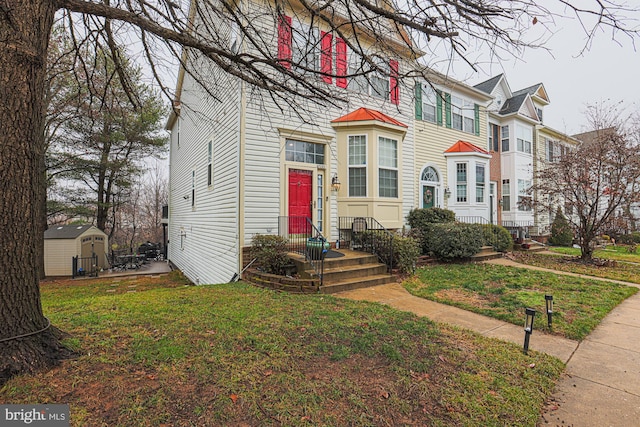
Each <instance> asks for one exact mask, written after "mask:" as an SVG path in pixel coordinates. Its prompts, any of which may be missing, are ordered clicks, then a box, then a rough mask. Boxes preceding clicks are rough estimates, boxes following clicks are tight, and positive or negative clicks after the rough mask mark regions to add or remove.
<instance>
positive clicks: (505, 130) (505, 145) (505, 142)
mask: <svg viewBox="0 0 640 427" xmlns="http://www.w3.org/2000/svg"><path fill="white" fill-rule="evenodd" d="M500 137H501V141H502V151H503V152H506V151H509V126H502V127H501V128H500Z"/></svg>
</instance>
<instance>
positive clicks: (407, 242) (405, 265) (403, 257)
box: [393, 236, 420, 273]
mask: <svg viewBox="0 0 640 427" xmlns="http://www.w3.org/2000/svg"><path fill="white" fill-rule="evenodd" d="M419 256H420V244H419V243H418V241H417V240H416V239H414V238H413V237H410V236H393V265H394V267H396V268H398V270H400V272H401V273H413V272H414V271H415V269H416V261H418V257H419Z"/></svg>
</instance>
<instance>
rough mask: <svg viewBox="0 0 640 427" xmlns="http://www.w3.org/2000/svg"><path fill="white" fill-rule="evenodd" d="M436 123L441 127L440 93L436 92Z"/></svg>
mask: <svg viewBox="0 0 640 427" xmlns="http://www.w3.org/2000/svg"><path fill="white" fill-rule="evenodd" d="M436 122H437V123H438V126H442V91H440V90H436Z"/></svg>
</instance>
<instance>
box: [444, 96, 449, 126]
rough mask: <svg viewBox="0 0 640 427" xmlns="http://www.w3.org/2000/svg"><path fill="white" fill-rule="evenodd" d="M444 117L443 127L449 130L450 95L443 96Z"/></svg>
mask: <svg viewBox="0 0 640 427" xmlns="http://www.w3.org/2000/svg"><path fill="white" fill-rule="evenodd" d="M444 116H445V125H446V126H447V127H448V128H450V127H451V94H450V93H445V94H444Z"/></svg>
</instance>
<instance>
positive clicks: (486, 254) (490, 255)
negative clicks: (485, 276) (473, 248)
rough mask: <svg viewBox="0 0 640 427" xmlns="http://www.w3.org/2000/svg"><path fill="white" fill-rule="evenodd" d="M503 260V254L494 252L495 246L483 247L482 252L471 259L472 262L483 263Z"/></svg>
mask: <svg viewBox="0 0 640 427" xmlns="http://www.w3.org/2000/svg"><path fill="white" fill-rule="evenodd" d="M496 258H502V253H500V252H496V251H494V250H493V246H483V247H481V248H480V252H478V253H477V254H475V255H473V256H472V257H471V261H474V262H481V261H486V260H489V259H496Z"/></svg>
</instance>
